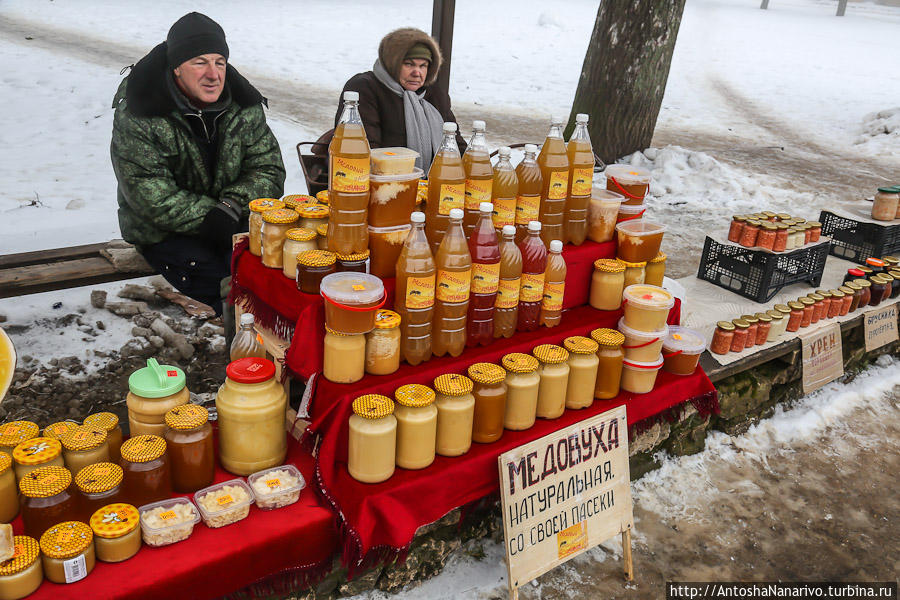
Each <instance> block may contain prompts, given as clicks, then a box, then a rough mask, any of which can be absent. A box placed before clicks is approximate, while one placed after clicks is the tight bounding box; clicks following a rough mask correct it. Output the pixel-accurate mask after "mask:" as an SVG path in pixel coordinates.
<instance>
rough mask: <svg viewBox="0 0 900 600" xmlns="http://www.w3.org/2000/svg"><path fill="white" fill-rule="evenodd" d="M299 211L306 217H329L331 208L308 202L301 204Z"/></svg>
mask: <svg viewBox="0 0 900 600" xmlns="http://www.w3.org/2000/svg"><path fill="white" fill-rule="evenodd" d="M297 212H299V213H300V216H301V217H303V218H304V219H327V218H328V216H329V215H330V214H331V209H329V208H328V207H327V206H323V205H321V204H307V205H306V206H301V207H300V209H299V210H298V211H297Z"/></svg>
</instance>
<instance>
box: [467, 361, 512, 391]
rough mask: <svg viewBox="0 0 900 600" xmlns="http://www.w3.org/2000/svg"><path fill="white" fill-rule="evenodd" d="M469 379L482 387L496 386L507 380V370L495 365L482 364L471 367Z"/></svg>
mask: <svg viewBox="0 0 900 600" xmlns="http://www.w3.org/2000/svg"><path fill="white" fill-rule="evenodd" d="M467 372H468V374H469V378H470V379H471V380H472V381H474V382H475V383H480V384H482V385H496V384H498V383H503V380H504V379H506V369H504V368H503V367H501V366H500V365H495V364H494V363H488V362H480V363H475V364H474V365H470V366H469V369H468V371H467Z"/></svg>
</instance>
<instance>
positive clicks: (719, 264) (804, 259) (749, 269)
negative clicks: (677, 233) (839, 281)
mask: <svg viewBox="0 0 900 600" xmlns="http://www.w3.org/2000/svg"><path fill="white" fill-rule="evenodd" d="M828 249H829V244H816V245H814V246H807V247H806V248H798V249H797V250H789V251H787V252H779V253H775V254H773V253H771V252H766V251H764V250H755V249H753V248H744V247H743V246H738V245H735V244H727V243H720V242H717V241H716V240H714V239H712V238H711V237H709V236H707V238H706V243H705V244H704V245H703V256H702V257H701V259H700V270H699V271H698V272H697V277H698V278H699V279H703V280H706V281H709V282H711V283H714V284H716V285H717V286H719V287H723V288H725V289H726V290H731V291H732V292H735V293H737V294H740V295H741V296H744V297H745V298H750V299H751V300H755V301H756V302H759V303H764V302H768V301H769V300H771V299H772V296H774V295H775V294H777V293H778V290H780V289H781V288H783V287H784V286H786V285H790V284H792V283H797V282H801V281H806V282H808V283H809V284H810V285H811V286H813V287H817V286H818V285H819V283H820V282H821V281H822V272H823V271H824V270H825V259H826V258H828Z"/></svg>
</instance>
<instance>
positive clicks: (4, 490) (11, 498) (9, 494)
mask: <svg viewBox="0 0 900 600" xmlns="http://www.w3.org/2000/svg"><path fill="white" fill-rule="evenodd" d="M17 514H19V488H18V486H17V485H16V471H15V469H13V461H12V457H11V456H10V455H9V454H7V453H6V452H0V523H9V522H10V521H12V520H13V519H15V518H16V515H17Z"/></svg>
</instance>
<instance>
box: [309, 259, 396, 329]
mask: <svg viewBox="0 0 900 600" xmlns="http://www.w3.org/2000/svg"><path fill="white" fill-rule="evenodd" d="M319 293H320V294H321V295H322V298H324V300H325V325H327V326H328V328H329V329H331V330H332V331H337V332H338V333H343V334H347V335H355V334H359V333H368V332H370V331H372V329H374V328H375V314H376V313H377V312H378V309H380V308H381V307H382V306H384V302H385V292H384V284H383V283H382V282H381V280H380V279H379V278H377V277H375V276H374V275H369V274H368V273H332V274H331V275H326V276H325V277H324V278H323V279H322V285H321V286H320V287H319Z"/></svg>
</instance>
